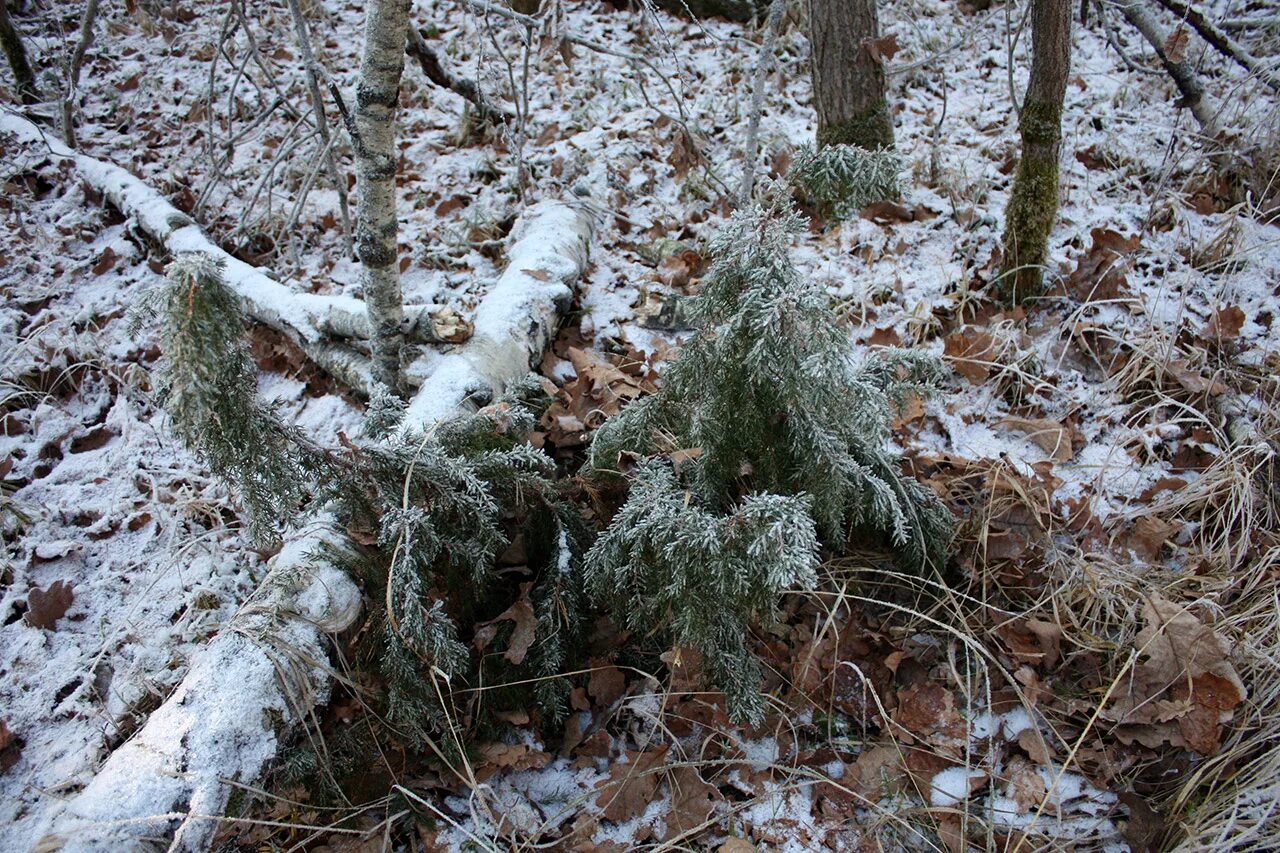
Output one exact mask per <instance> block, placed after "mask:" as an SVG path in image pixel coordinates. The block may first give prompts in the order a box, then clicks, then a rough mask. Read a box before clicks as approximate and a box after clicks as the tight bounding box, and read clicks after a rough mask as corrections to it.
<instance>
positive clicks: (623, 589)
mask: <svg viewBox="0 0 1280 853" xmlns="http://www.w3.org/2000/svg"><path fill="white" fill-rule="evenodd" d="M780 197H781V196H780V194H775V200H774V202H773V206H772V208H770V209H765V208H763V207H755V208H754V209H751V210H745V211H740V212H739V213H737V214H735V215H734V216H733V218H732V219H731V220H730V222H729V223H728V225H727V226H725V227H724V228H723V229H722V230H721V232H720V233H719V234H718V235H717V237H716V238H715V240H714V241H713V243H712V246H711V250H712V254H713V256H714V257H715V259H716V260H715V263H714V265H713V267H712V269H711V272H710V274H709V275H708V277H707V278H706V279H705V280H704V282H703V286H702V290H701V291H700V293H699V294H698V296H697V297H695V298H694V299H693V300H692V301H693V305H692V309H691V313H692V315H693V319H694V322H695V323H696V325H697V326H698V327H699V331H698V333H697V334H696V335H695V336H694V337H693V339H692V340H690V341H689V342H688V343H687V344H685V346H684V347H683V349H682V350H681V353H680V357H679V358H678V359H677V360H676V361H675V362H673V363H672V364H671V365H670V366H669V367H668V368H667V371H666V374H665V376H664V384H663V388H662V390H661V391H659V392H658V393H657V394H656V395H653V396H651V397H648V398H645V399H642V400H639V401H637V402H635V403H633V404H632V405H630V406H629V407H628V408H626V409H624V410H623V411H622V412H621V413H620V414H618V415H616V416H615V417H613V418H611V419H610V420H609V421H607V422H606V423H605V424H604V425H603V426H602V427H601V428H600V430H599V431H598V432H597V433H596V436H595V440H594V442H593V444H592V447H591V457H590V465H591V467H592V468H593V469H594V470H595V471H597V472H606V471H611V470H614V469H616V468H617V466H618V464H619V459H620V455H621V454H622V453H623V452H624V451H626V452H629V453H632V454H639V455H641V456H652V455H655V454H662V453H669V452H672V451H676V450H684V449H692V448H697V449H698V453H697V455H696V458H694V459H691V460H688V461H686V462H684V463H683V464H682V467H681V471H680V473H679V475H676V474H675V473H673V472H671V471H669V470H667V469H666V468H665V467H664V466H663V465H662V463H648V464H646V465H644V466H642V468H641V469H640V473H639V474H638V476H637V477H636V478H635V480H634V481H633V482H632V484H631V493H630V495H629V497H628V500H627V503H626V505H625V506H624V507H623V508H622V510H621V511H620V512H619V513H618V514H617V516H616V517H615V518H614V519H613V521H612V523H611V524H610V526H609V528H608V529H607V530H606V531H605V533H604V534H602V535H601V537H600V539H599V540H598V541H597V543H596V545H595V546H594V547H593V548H592V549H591V551H590V552H589V553H588V555H587V558H586V570H587V578H588V584H589V588H590V589H591V591H592V592H593V594H594V595H595V596H596V597H597V598H598V599H599V600H602V601H604V602H607V603H608V604H609V605H610V606H612V607H613V608H614V611H615V613H618V614H622V615H623V618H625V619H627V620H631V621H636V620H639V621H643V620H646V619H652V620H656V621H657V622H659V623H665V624H666V625H667V627H668V628H669V629H670V631H671V634H672V636H673V637H674V639H675V640H676V642H677V643H688V644H690V645H693V646H694V647H696V648H698V650H699V651H701V652H702V653H703V655H704V658H705V659H706V661H707V663H708V665H709V666H708V674H709V675H710V677H711V680H712V682H713V683H714V684H715V685H716V686H717V687H719V688H720V689H722V690H724V691H725V693H726V694H727V695H728V697H729V699H730V710H731V711H732V712H733V713H734V714H735V715H736V716H737V717H739V718H741V719H746V720H758V719H759V715H760V712H761V708H762V706H761V704H760V700H759V697H758V696H756V695H755V693H754V691H755V689H756V688H755V683H756V681H757V680H758V679H756V677H755V676H754V675H752V673H753V672H754V671H755V669H754V664H752V663H750V661H749V659H748V657H747V656H746V651H745V648H746V646H745V631H746V626H747V625H748V624H749V623H750V621H751V620H752V619H758V618H765V617H768V616H769V615H770V614H771V613H772V608H773V604H774V602H775V600H776V598H777V595H778V593H779V592H781V591H782V590H783V589H785V588H788V587H793V586H804V585H807V584H811V583H813V581H814V578H815V567H816V562H817V546H816V542H817V535H818V534H819V533H821V534H822V535H823V536H824V537H825V538H826V539H827V540H828V541H830V542H832V543H834V544H836V545H837V546H838V545H840V544H841V543H843V540H844V536H845V535H846V532H847V531H848V530H849V529H850V527H851V526H852V528H853V529H854V530H855V531H856V532H860V533H862V534H863V535H868V534H869V535H871V536H873V537H878V538H880V539H881V540H882V541H884V542H885V543H886V544H888V545H889V546H890V547H891V548H892V550H893V552H894V553H895V555H896V556H897V558H898V560H899V561H900V562H901V563H903V564H904V565H905V566H907V567H909V568H912V569H915V570H925V569H928V568H940V567H941V564H942V561H943V559H944V557H945V549H946V547H947V544H948V542H949V539H950V516H949V514H948V513H947V511H946V510H945V508H943V506H942V505H941V504H940V503H939V502H938V500H937V499H936V498H934V497H933V496H932V495H931V494H930V493H929V492H928V491H926V490H925V489H924V488H923V487H922V486H921V485H920V484H919V483H917V482H916V481H914V480H912V479H910V478H907V477H904V476H903V475H902V474H901V473H900V471H899V470H898V461H899V460H898V458H897V457H896V456H895V455H894V454H893V453H891V452H890V450H889V449H888V442H889V438H890V430H889V419H890V413H891V410H892V407H893V405H894V404H895V403H901V402H902V401H903V400H904V399H905V397H906V395H907V394H908V393H910V392H911V391H921V390H924V389H926V388H927V387H928V386H930V385H931V384H932V383H934V382H935V381H936V380H937V379H938V378H939V377H940V375H941V366H940V365H939V363H938V362H937V360H936V359H933V358H930V357H928V356H925V355H923V354H921V353H915V352H910V351H903V350H888V351H884V352H882V353H877V354H872V355H870V356H868V358H867V359H866V360H865V362H863V363H862V364H857V363H856V362H855V358H854V353H853V350H852V348H851V346H850V344H849V340H848V334H847V332H846V331H845V329H844V328H843V327H842V326H841V324H840V323H839V322H838V321H837V319H836V317H835V316H834V314H833V312H832V310H831V307H830V303H829V300H828V298H827V294H826V293H825V291H824V290H823V289H822V288H821V286H820V285H818V284H817V283H816V282H814V281H811V280H807V279H805V278H804V277H803V276H801V275H800V273H799V272H798V271H797V270H796V268H795V267H794V266H793V265H792V263H791V261H790V258H789V244H790V241H791V239H792V237H793V235H794V234H795V233H796V232H797V231H799V230H800V228H801V223H800V219H799V217H798V216H797V215H796V214H795V212H794V211H792V210H790V208H789V206H785V208H784V203H783V202H782V201H781V200H780ZM647 627H648V628H650V629H651V628H652V627H653V626H652V624H651V625H649V626H647Z"/></svg>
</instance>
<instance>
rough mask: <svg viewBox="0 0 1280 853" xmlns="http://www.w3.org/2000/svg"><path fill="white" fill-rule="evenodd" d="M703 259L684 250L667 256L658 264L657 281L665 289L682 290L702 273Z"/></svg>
mask: <svg viewBox="0 0 1280 853" xmlns="http://www.w3.org/2000/svg"><path fill="white" fill-rule="evenodd" d="M704 263H705V259H704V258H703V257H702V255H700V254H698V253H697V252H695V251H694V250H693V249H685V250H684V251H681V252H676V253H675V254H673V255H668V256H667V257H665V258H663V259H662V261H661V262H660V263H659V264H658V272H657V277H658V281H660V282H662V283H663V284H665V285H666V286H667V287H671V288H676V289H684V288H685V287H687V286H688V284H689V281H690V280H691V279H692V278H694V277H695V276H697V275H698V274H699V273H701V272H702V267H703V265H704Z"/></svg>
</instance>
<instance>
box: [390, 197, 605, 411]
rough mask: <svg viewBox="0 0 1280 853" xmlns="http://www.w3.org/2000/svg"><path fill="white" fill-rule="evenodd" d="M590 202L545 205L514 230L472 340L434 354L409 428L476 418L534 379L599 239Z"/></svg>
mask: <svg viewBox="0 0 1280 853" xmlns="http://www.w3.org/2000/svg"><path fill="white" fill-rule="evenodd" d="M595 226H596V215H595V213H594V212H593V210H592V209H591V206H590V203H589V202H588V201H586V200H582V201H579V202H576V203H572V204H570V203H566V202H560V201H542V202H539V203H537V204H535V205H534V206H533V207H531V208H530V209H529V210H528V211H527V212H526V213H525V214H524V216H522V217H521V218H520V220H519V221H518V222H517V223H516V225H515V227H514V228H513V229H512V231H511V236H512V239H513V240H514V242H513V243H512V245H511V248H510V249H509V250H508V253H507V257H508V262H507V268H506V271H505V272H503V273H502V275H501V276H500V277H499V278H498V281H497V282H496V283H495V284H494V285H493V288H492V289H491V290H490V291H489V292H488V293H487V294H486V295H485V297H484V299H483V300H481V302H480V307H478V308H477V309H476V315H475V318H474V321H473V329H472V335H471V338H470V340H468V341H467V342H466V343H465V344H463V345H462V346H460V347H457V348H455V349H454V350H452V351H450V352H448V353H444V354H437V353H430V354H428V355H427V357H426V359H425V362H426V364H425V367H426V370H425V371H424V370H423V369H422V366H419V365H412V366H411V367H410V370H409V380H410V381H411V382H413V381H415V380H414V375H413V374H414V373H417V374H418V375H419V376H423V379H422V381H421V384H420V386H419V388H418V391H417V393H416V394H414V396H413V399H412V400H410V402H409V409H408V412H407V413H406V414H405V419H404V422H405V424H408V425H421V424H431V423H435V422H437V421H440V420H443V419H445V418H448V417H450V416H452V415H454V414H456V413H458V412H462V411H474V410H475V409H478V408H480V407H481V406H484V405H486V404H488V403H490V402H492V400H493V399H494V398H495V397H498V396H500V395H501V394H502V392H503V391H504V390H505V389H506V387H507V386H508V385H510V384H511V383H512V382H514V381H515V380H517V379H519V378H521V377H523V376H525V375H526V374H528V372H529V369H530V368H531V367H533V365H534V364H536V363H537V361H538V360H539V359H540V358H541V357H542V352H543V350H545V349H546V348H547V345H548V344H549V343H550V342H551V339H552V338H553V337H554V336H555V333H556V330H557V328H558V327H559V324H560V317H561V316H562V315H563V314H564V312H565V310H567V309H568V307H569V304H570V302H572V300H573V287H572V284H573V282H574V281H575V280H576V279H577V278H578V277H579V276H581V275H582V272H583V270H584V269H585V268H586V265H587V255H588V253H589V250H590V246H591V240H592V237H593V236H594V233H595Z"/></svg>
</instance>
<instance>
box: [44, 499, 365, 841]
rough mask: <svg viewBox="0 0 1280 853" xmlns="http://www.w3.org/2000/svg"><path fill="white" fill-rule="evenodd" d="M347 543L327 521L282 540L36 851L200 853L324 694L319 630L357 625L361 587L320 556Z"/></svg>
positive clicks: (324, 665)
mask: <svg viewBox="0 0 1280 853" xmlns="http://www.w3.org/2000/svg"><path fill="white" fill-rule="evenodd" d="M343 541H344V540H343V535H342V533H341V532H340V531H339V530H337V529H336V528H335V527H334V526H333V525H332V522H330V521H328V520H324V521H317V522H315V523H314V524H312V525H310V526H308V527H306V528H304V529H303V530H300V531H298V532H297V533H296V534H295V535H294V536H293V537H291V538H290V540H289V541H288V542H286V544H285V546H284V548H283V549H282V550H281V551H280V553H279V554H277V555H276V556H275V557H274V558H272V560H271V563H270V570H269V571H268V573H267V576H266V578H265V579H264V580H263V582H262V585H261V586H260V587H259V588H258V591H257V592H256V593H255V594H254V595H253V596H252V597H251V598H250V599H249V600H248V601H246V602H245V604H244V605H243V606H242V607H241V608H240V611H239V612H238V613H237V614H236V615H235V617H234V618H233V619H232V620H231V622H230V624H229V625H227V627H226V628H224V629H223V630H222V632H221V633H219V634H218V636H217V637H215V638H214V639H213V640H212V641H211V642H210V643H209V645H208V646H206V647H205V648H204V649H202V650H201V651H200V652H199V653H198V655H197V656H196V657H195V659H194V660H193V661H192V664H191V669H190V670H189V671H188V672H187V675H186V677H185V678H183V680H182V683H181V684H180V685H179V686H178V688H177V690H175V691H174V693H173V695H171V696H170V697H169V698H168V700H166V701H165V703H164V704H163V705H161V706H160V708H159V709H157V710H156V711H155V712H154V713H153V714H152V715H151V716H150V718H148V720H147V722H146V725H144V726H143V727H142V729H141V730H139V732H138V733H137V734H136V735H135V736H134V737H133V738H132V739H130V740H129V741H128V742H126V743H125V744H124V745H123V746H121V747H120V748H119V749H117V750H116V751H115V752H113V753H112V754H111V756H110V757H109V758H108V759H107V760H106V762H105V763H104V764H103V765H102V768H101V769H100V770H99V771H98V773H97V775H96V776H94V777H93V779H92V780H91V781H90V782H89V784H88V785H87V786H85V788H84V789H83V790H82V791H80V793H78V794H76V795H75V796H73V797H71V798H70V799H69V801H68V802H67V805H66V807H65V809H64V810H63V811H62V813H61V814H60V815H59V816H58V817H57V818H56V820H55V822H54V825H53V831H52V832H51V833H49V834H48V835H46V836H45V837H44V838H43V839H42V840H41V842H40V844H39V845H38V849H40V850H49V851H52V850H62V851H68V853H69V852H70V851H106V850H126V849H127V850H133V849H137V848H139V847H142V846H144V845H145V840H146V839H151V840H154V839H156V838H161V837H166V838H167V837H172V838H173V843H172V846H171V847H170V848H169V849H171V850H205V849H208V846H209V841H210V839H211V838H212V836H213V833H214V831H215V830H216V829H217V823H218V820H219V819H221V817H222V816H223V814H224V813H225V811H226V809H227V803H228V800H229V798H230V796H231V793H232V790H233V789H234V787H235V786H234V785H233V784H231V783H230V782H238V783H240V784H244V785H251V784H253V783H254V782H255V781H257V780H258V779H259V778H260V777H261V776H262V774H263V772H264V771H265V770H266V768H267V765H268V763H269V762H270V761H271V760H272V759H273V758H274V757H275V754H276V748H277V746H278V742H279V738H280V735H281V734H282V733H283V731H284V730H285V729H286V728H287V727H288V726H290V725H291V724H293V723H296V722H298V720H300V719H301V718H303V717H304V716H305V715H306V714H307V713H308V712H309V711H310V709H311V708H312V707H313V706H314V705H315V704H317V703H318V702H323V701H324V700H325V699H326V698H327V696H328V691H329V673H328V668H327V660H328V654H327V650H326V648H325V636H324V635H325V634H327V633H335V632H338V631H342V630H344V629H345V628H347V627H349V626H350V625H351V624H352V623H353V622H354V621H355V619H356V616H357V615H358V614H359V611H360V591H359V589H358V588H357V587H356V585H355V584H354V583H353V582H352V581H351V580H350V579H349V578H348V577H347V576H346V575H345V574H344V573H343V572H341V571H340V570H338V569H336V568H333V567H332V566H330V565H328V564H327V563H326V562H324V560H323V559H322V558H318V557H317V552H318V550H319V547H318V546H325V545H327V546H328V547H331V548H342V547H344V546H343ZM227 780H230V782H229V781H227Z"/></svg>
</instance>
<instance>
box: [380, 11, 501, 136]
mask: <svg viewBox="0 0 1280 853" xmlns="http://www.w3.org/2000/svg"><path fill="white" fill-rule="evenodd" d="M405 50H406V51H407V52H408V54H409V55H410V56H412V57H413V58H414V59H416V60H418V65H419V66H420V67H421V68H422V73H423V74H424V75H426V78H427V79H428V80H430V81H431V82H432V83H434V84H435V85H437V86H439V87H441V88H442V89H448V90H449V91H451V92H453V93H454V94H457V95H460V96H462V97H463V98H464V99H466V100H468V101H470V102H471V104H472V106H474V107H475V108H476V114H477V115H478V116H479V117H480V120H481V121H483V122H488V123H490V124H509V123H511V122H513V121H515V118H516V117H515V116H514V115H512V114H511V113H509V112H507V111H506V110H505V109H503V108H502V107H500V106H495V105H494V104H493V103H491V102H490V101H489V99H488V98H486V97H485V96H484V93H483V92H481V91H480V87H479V86H478V85H477V84H476V82H475V81H474V80H467V79H466V78H463V77H459V76H458V75H456V74H454V73H453V72H452V71H450V70H449V69H448V68H445V67H444V65H443V64H442V63H441V62H440V57H439V56H438V55H437V54H436V52H435V51H434V50H432V49H431V46H430V45H429V44H427V40H426V38H424V37H423V35H422V33H421V32H419V31H418V30H416V29H414V28H413V27H410V28H409V38H408V41H407V42H406V43H405Z"/></svg>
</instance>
